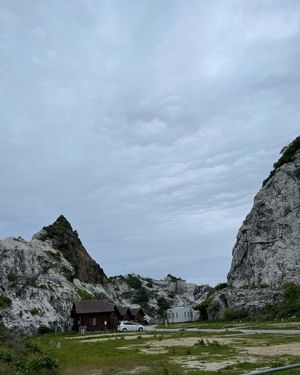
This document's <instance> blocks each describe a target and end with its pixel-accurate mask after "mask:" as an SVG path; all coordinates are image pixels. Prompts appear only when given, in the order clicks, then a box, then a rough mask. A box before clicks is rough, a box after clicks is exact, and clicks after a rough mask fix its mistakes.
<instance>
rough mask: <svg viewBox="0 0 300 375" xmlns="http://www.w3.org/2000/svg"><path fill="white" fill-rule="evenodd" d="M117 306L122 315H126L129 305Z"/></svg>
mask: <svg viewBox="0 0 300 375" xmlns="http://www.w3.org/2000/svg"><path fill="white" fill-rule="evenodd" d="M116 308H117V310H118V311H119V313H120V315H126V314H127V313H128V307H126V306H116Z"/></svg>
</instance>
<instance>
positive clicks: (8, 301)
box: [0, 294, 11, 309]
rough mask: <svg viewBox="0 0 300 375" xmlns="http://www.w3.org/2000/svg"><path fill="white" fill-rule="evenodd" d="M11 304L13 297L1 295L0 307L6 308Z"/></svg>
mask: <svg viewBox="0 0 300 375" xmlns="http://www.w3.org/2000/svg"><path fill="white" fill-rule="evenodd" d="M10 305H11V299H10V298H8V297H6V296H5V295H4V294H2V295H0V309H6V308H7V307H9V306H10Z"/></svg>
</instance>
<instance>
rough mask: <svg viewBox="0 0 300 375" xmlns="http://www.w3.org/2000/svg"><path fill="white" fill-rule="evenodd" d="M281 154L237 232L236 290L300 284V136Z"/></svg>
mask: <svg viewBox="0 0 300 375" xmlns="http://www.w3.org/2000/svg"><path fill="white" fill-rule="evenodd" d="M282 153H283V154H282V156H281V157H280V159H279V160H278V162H276V163H275V164H274V169H273V170H272V172H271V174H270V176H269V177H268V179H267V180H265V182H264V184H263V187H262V189H261V190H260V191H259V192H258V194H257V195H256V197H255V199H254V205H253V208H252V210H251V212H250V213H249V214H248V216H247V217H246V219H245V221H244V222H243V225H242V226H241V228H240V230H239V232H238V235H237V241H236V244H235V246H234V248H233V259H232V264H231V269H230V271H229V274H228V283H229V284H230V285H232V286H234V287H243V286H267V285H270V286H275V287H280V286H281V285H283V284H284V283H286V282H294V283H300V251H299V248H300V232H299V228H300V137H297V138H296V139H295V140H294V141H293V142H292V143H290V145H289V146H288V147H286V148H284V149H283V151H282Z"/></svg>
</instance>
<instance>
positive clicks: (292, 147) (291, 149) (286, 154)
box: [263, 136, 300, 186]
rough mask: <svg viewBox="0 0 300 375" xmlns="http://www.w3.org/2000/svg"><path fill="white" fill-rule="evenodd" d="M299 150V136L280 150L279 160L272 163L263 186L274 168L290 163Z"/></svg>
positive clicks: (273, 171)
mask: <svg viewBox="0 0 300 375" xmlns="http://www.w3.org/2000/svg"><path fill="white" fill-rule="evenodd" d="M298 150H300V136H299V137H297V138H296V139H294V140H293V142H291V143H290V144H289V145H288V146H287V147H285V148H283V149H282V150H281V153H282V156H281V157H280V158H279V160H278V161H277V162H276V163H274V164H273V170H272V171H271V173H270V175H269V177H268V178H266V179H265V180H264V182H263V186H264V185H265V184H266V183H267V182H268V181H269V179H270V178H271V177H272V176H274V174H275V172H276V170H277V169H278V168H279V167H281V166H282V165H284V164H286V163H290V162H291V161H293V160H294V157H295V154H296V152H297V151H298Z"/></svg>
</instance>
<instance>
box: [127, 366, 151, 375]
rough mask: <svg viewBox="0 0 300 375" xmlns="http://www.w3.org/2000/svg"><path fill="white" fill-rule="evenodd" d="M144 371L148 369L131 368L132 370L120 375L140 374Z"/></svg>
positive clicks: (141, 367) (142, 367) (143, 367)
mask: <svg viewBox="0 0 300 375" xmlns="http://www.w3.org/2000/svg"><path fill="white" fill-rule="evenodd" d="M146 370H148V367H145V366H139V367H135V368H133V369H132V370H126V372H120V375H123V374H124V375H131V374H140V373H141V372H144V371H146Z"/></svg>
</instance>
